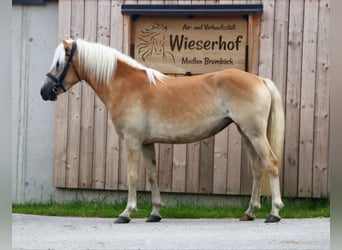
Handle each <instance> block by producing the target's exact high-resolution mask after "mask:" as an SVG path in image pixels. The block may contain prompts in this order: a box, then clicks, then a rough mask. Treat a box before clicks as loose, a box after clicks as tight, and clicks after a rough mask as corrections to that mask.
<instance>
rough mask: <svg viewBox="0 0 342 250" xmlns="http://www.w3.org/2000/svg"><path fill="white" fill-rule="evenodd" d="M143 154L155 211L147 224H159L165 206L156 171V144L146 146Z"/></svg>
mask: <svg viewBox="0 0 342 250" xmlns="http://www.w3.org/2000/svg"><path fill="white" fill-rule="evenodd" d="M142 152H143V155H144V160H145V167H146V170H147V176H148V180H149V182H150V184H151V193H152V205H153V210H152V212H151V214H150V216H149V217H148V219H147V220H146V222H159V221H160V220H161V219H162V217H161V215H160V213H159V211H160V208H161V207H162V206H163V205H164V204H163V202H162V201H161V197H160V191H159V187H158V175H157V169H156V153H155V149H154V144H149V145H144V146H143V147H142Z"/></svg>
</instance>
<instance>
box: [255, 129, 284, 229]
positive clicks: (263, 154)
mask: <svg viewBox="0 0 342 250" xmlns="http://www.w3.org/2000/svg"><path fill="white" fill-rule="evenodd" d="M249 139H250V140H251V143H252V144H253V146H254V149H255V151H256V153H257V154H258V156H259V158H260V161H261V163H262V165H263V166H264V167H265V169H266V173H267V175H268V177H269V181H270V188H271V195H272V210H271V213H270V216H269V217H268V218H267V219H266V221H265V222H266V223H269V222H278V221H280V219H281V217H280V216H279V211H280V209H281V208H282V207H283V206H284V204H283V202H282V200H281V194H280V184H279V164H280V163H279V162H278V160H277V158H276V156H275V154H274V153H273V151H272V148H271V146H270V144H269V143H268V140H267V137H266V135H264V136H262V137H261V136H258V137H252V138H251V137H249Z"/></svg>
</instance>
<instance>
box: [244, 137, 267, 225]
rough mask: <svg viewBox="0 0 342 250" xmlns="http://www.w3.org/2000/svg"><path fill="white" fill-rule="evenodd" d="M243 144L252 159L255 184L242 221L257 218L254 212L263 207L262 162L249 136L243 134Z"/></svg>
mask: <svg viewBox="0 0 342 250" xmlns="http://www.w3.org/2000/svg"><path fill="white" fill-rule="evenodd" d="M242 140H243V142H244V143H243V144H244V145H245V147H246V152H247V157H248V159H249V160H250V164H251V169H252V174H253V186H252V195H251V199H250V202H249V206H248V209H247V210H246V211H245V213H244V214H243V215H242V216H241V218H240V221H250V220H254V219H255V215H254V212H256V211H258V210H259V209H260V208H261V205H260V195H261V176H262V173H261V162H260V159H259V157H258V155H257V154H256V152H255V151H254V149H253V145H252V144H251V143H250V142H249V140H248V138H247V137H246V136H245V135H244V134H242Z"/></svg>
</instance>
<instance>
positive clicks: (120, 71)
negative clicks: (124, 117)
mask: <svg viewBox="0 0 342 250" xmlns="http://www.w3.org/2000/svg"><path fill="white" fill-rule="evenodd" d="M80 72H82V77H83V79H84V80H85V81H86V82H87V83H88V85H89V86H90V87H91V88H92V89H93V90H94V92H95V93H96V95H97V96H98V97H99V98H100V99H101V101H102V102H103V103H104V104H105V105H106V106H107V108H108V109H110V107H111V106H113V105H117V104H118V103H119V102H120V101H121V100H122V98H123V97H124V96H126V95H127V93H130V92H131V91H133V89H134V86H132V84H135V85H136V83H137V82H142V80H143V79H144V78H145V79H146V81H147V77H146V74H145V72H143V71H141V70H139V69H136V68H133V67H132V66H129V65H128V64H126V63H124V62H121V61H120V60H118V62H117V65H116V69H115V72H113V76H112V78H111V79H110V81H109V82H97V81H96V79H95V77H94V76H92V75H91V74H88V73H87V72H85V70H84V69H80Z"/></svg>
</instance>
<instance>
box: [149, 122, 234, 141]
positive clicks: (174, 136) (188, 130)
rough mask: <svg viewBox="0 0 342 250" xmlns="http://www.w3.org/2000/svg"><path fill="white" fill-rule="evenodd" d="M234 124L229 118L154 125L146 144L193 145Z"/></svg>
mask: <svg viewBox="0 0 342 250" xmlns="http://www.w3.org/2000/svg"><path fill="white" fill-rule="evenodd" d="M231 122H232V120H231V119H229V118H227V117H226V118H220V119H210V118H209V119H206V120H193V121H187V120H183V121H175V122H166V123H162V122H160V123H159V124H154V125H153V126H151V128H150V131H149V133H148V134H149V136H148V138H146V141H145V143H154V142H157V143H174V144H177V143H191V142H195V141H199V140H202V139H205V138H207V137H209V136H212V135H215V134H216V133H218V132H220V131H221V130H222V129H224V128H225V127H226V126H228V125H229V124H230V123H231Z"/></svg>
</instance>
